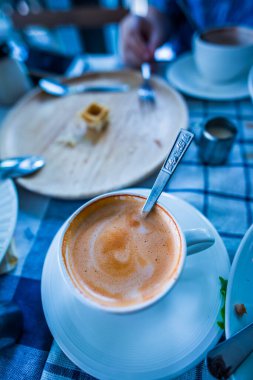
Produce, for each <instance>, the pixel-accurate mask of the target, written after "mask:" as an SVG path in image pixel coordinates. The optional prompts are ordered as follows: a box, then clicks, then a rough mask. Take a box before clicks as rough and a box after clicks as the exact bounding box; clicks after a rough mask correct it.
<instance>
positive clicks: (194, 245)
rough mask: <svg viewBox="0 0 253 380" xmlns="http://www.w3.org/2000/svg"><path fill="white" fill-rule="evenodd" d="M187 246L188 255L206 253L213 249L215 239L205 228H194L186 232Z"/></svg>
mask: <svg viewBox="0 0 253 380" xmlns="http://www.w3.org/2000/svg"><path fill="white" fill-rule="evenodd" d="M184 236H185V240H186V246H187V255H192V254H193V253H198V252H201V251H204V249H207V248H209V247H211V246H212V245H213V244H214V242H215V239H214V237H213V236H212V235H211V234H210V232H209V231H208V230H206V229H205V228H194V229H191V230H187V231H184Z"/></svg>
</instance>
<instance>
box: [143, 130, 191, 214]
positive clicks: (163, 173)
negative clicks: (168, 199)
mask: <svg viewBox="0 0 253 380" xmlns="http://www.w3.org/2000/svg"><path fill="white" fill-rule="evenodd" d="M193 137H194V134H193V133H191V132H189V131H187V130H185V129H180V132H179V134H178V135H177V138H176V141H175V143H174V145H173V147H172V149H171V151H170V153H169V154H168V157H167V158H166V160H165V162H164V164H163V166H162V169H161V170H160V172H159V174H158V176H157V178H156V181H155V183H154V185H153V187H152V189H151V192H150V194H149V196H148V199H147V200H146V202H145V204H144V206H143V209H142V213H143V214H144V215H147V214H149V213H150V211H151V210H152V208H153V207H154V205H155V203H156V202H157V200H158V198H159V197H160V195H161V193H162V191H163V189H164V187H165V185H166V184H167V183H168V181H169V179H170V178H171V176H172V174H173V173H174V171H175V170H176V168H177V166H178V164H179V162H180V161H181V159H182V157H183V156H184V154H185V152H186V151H187V149H188V148H189V146H190V144H191V142H192V139H193Z"/></svg>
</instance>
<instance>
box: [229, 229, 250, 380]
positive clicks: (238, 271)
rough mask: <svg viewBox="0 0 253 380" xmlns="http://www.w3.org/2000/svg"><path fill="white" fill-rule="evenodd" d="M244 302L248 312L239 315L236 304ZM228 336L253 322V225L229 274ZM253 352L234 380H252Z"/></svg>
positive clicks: (239, 249) (238, 370) (234, 376)
mask: <svg viewBox="0 0 253 380" xmlns="http://www.w3.org/2000/svg"><path fill="white" fill-rule="evenodd" d="M238 303H239V304H244V305H245V307H246V310H247V314H244V315H243V316H242V317H238V316H237V315H236V313H235V311H234V306H235V304H238ZM225 315H226V323H225V330H226V337H227V338H230V337H231V336H232V335H234V334H235V333H236V332H238V331H239V330H241V329H242V328H244V327H246V326H247V325H249V324H250V323H251V322H253V225H252V226H251V227H250V228H249V230H248V231H247V233H246V234H245V236H244V238H243V240H242V242H241V244H240V246H239V248H238V250H237V253H236V255H235V258H234V261H233V264H232V267H231V272H230V275H229V281H228V289H227V297H226V313H225ZM252 373H253V353H252V354H251V355H250V356H249V357H248V358H247V359H246V360H245V362H244V363H243V364H242V365H241V366H240V368H238V369H237V371H236V372H235V373H234V375H233V376H232V377H231V378H232V379H233V380H252Z"/></svg>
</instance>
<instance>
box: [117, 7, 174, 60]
mask: <svg viewBox="0 0 253 380" xmlns="http://www.w3.org/2000/svg"><path fill="white" fill-rule="evenodd" d="M165 24H166V23H165V16H164V15H163V14H162V13H161V12H159V11H158V10H157V9H155V8H151V7H150V8H149V11H148V14H147V17H145V18H144V17H139V16H135V15H129V16H127V17H126V18H125V19H124V20H123V21H122V23H121V33H120V50H121V54H122V58H123V61H124V62H125V63H126V64H128V65H130V66H140V65H141V63H143V62H144V61H150V60H152V59H153V57H154V52H155V49H156V48H157V47H158V46H160V45H161V44H162V43H163V42H165V40H166V36H167V35H168V33H167V30H166V25H165Z"/></svg>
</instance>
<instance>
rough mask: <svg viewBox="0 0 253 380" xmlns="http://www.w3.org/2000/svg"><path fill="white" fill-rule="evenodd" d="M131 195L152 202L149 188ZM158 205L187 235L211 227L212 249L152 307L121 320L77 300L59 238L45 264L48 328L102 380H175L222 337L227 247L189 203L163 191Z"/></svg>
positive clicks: (190, 260) (192, 261) (190, 263)
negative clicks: (62, 262) (64, 269)
mask: <svg viewBox="0 0 253 380" xmlns="http://www.w3.org/2000/svg"><path fill="white" fill-rule="evenodd" d="M132 193H133V194H134V193H141V194H142V195H144V196H147V195H148V190H144V189H138V190H132ZM160 201H161V203H162V204H163V205H164V206H166V207H167V208H168V210H169V211H170V212H171V213H172V214H173V215H175V217H176V218H177V220H178V221H179V224H180V225H181V226H182V228H183V230H185V229H189V228H195V227H200V228H201V227H202V228H207V229H208V230H209V231H210V232H211V233H212V234H213V236H214V237H215V244H214V245H213V246H212V247H210V248H209V249H207V250H205V251H203V252H201V253H198V254H195V255H192V256H189V257H187V259H186V263H185V268H184V270H183V273H182V275H181V278H180V280H179V282H178V283H177V284H176V285H175V287H174V288H173V289H172V290H171V292H169V294H168V295H167V296H165V297H164V298H163V299H161V300H160V301H159V302H158V303H156V304H155V305H154V306H152V307H150V308H148V309H145V310H143V311H140V312H136V313H132V314H128V315H123V316H122V315H117V314H111V313H106V312H105V313H103V312H101V311H99V310H96V309H92V308H90V307H88V306H85V305H83V304H81V303H80V301H79V300H77V299H75V298H73V295H72V294H71V292H70V290H69V289H68V287H67V286H66V283H65V281H64V279H63V278H62V275H61V272H60V268H59V263H58V259H57V249H58V247H59V238H60V234H61V232H58V234H57V235H56V237H55V239H54V241H53V242H52V244H51V247H50V248H49V251H48V254H47V257H46V260H45V264H44V268H43V274H42V290H41V291H42V304H43V309H44V313H45V317H46V320H47V323H48V326H49V328H50V330H51V332H52V334H53V336H54V338H55V340H56V342H57V343H58V345H59V346H60V348H61V349H62V351H63V352H64V353H65V354H66V355H67V356H68V358H69V359H70V360H72V361H73V362H74V363H75V364H76V365H77V366H78V367H80V368H81V369H82V370H84V371H85V372H88V373H89V374H91V375H93V376H95V377H97V378H99V379H101V380H105V379H108V380H109V379H110V380H114V379H115V380H118V379H121V380H126V379H131V380H151V379H158V378H164V377H166V379H169V378H174V377H176V376H179V375H180V374H182V373H183V372H185V371H187V370H188V369H190V368H191V367H193V366H195V365H197V364H198V363H199V362H200V361H201V360H202V359H203V358H204V357H205V354H206V352H207V351H208V350H209V349H210V348H211V347H213V346H214V345H215V344H216V343H217V342H218V340H219V338H220V337H221V335H222V330H221V329H220V328H219V327H218V325H217V320H219V318H220V308H221V306H222V300H221V296H220V281H219V276H222V277H224V278H226V279H227V278H228V274H229V268H230V263H229V258H228V254H227V251H226V248H225V246H224V244H223V242H222V240H221V238H220V236H219V235H218V233H217V231H216V230H215V229H214V227H213V226H212V225H211V223H210V222H209V221H208V220H207V219H206V218H205V217H204V216H203V215H202V214H200V213H199V212H198V211H197V210H196V209H195V208H194V207H192V206H191V205H190V204H188V203H186V202H185V201H183V200H180V199H179V198H176V197H174V196H171V195H168V194H165V193H163V194H162V195H161V197H160ZM63 294H64V297H63ZM207 295H208V297H207Z"/></svg>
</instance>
